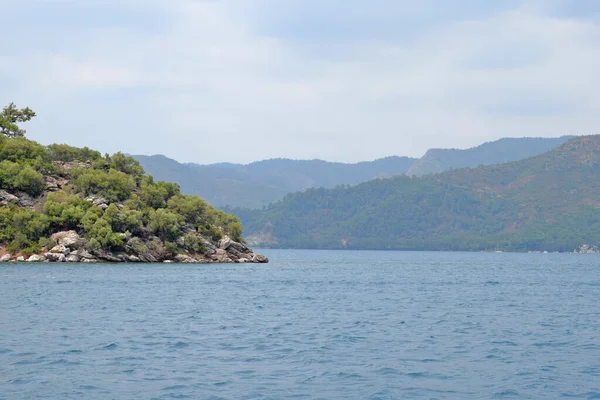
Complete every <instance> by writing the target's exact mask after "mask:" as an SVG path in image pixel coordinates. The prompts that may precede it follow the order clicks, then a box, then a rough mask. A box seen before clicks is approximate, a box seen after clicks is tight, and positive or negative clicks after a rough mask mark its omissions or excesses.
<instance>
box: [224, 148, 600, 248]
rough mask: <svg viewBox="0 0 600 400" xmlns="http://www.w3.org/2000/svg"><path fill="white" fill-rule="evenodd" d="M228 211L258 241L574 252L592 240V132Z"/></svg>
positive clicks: (595, 179) (599, 225)
mask: <svg viewBox="0 0 600 400" xmlns="http://www.w3.org/2000/svg"><path fill="white" fill-rule="evenodd" d="M514 143H518V141H516V142H514ZM524 143H529V141H525V142H524ZM520 154H521V155H522V154H524V153H523V152H521V153H520ZM231 211H233V212H234V213H235V214H237V215H238V216H239V217H240V218H241V220H242V223H243V226H244V229H245V235H246V236H247V239H248V240H249V242H251V243H252V244H253V245H261V246H273V247H294V248H340V249H341V248H355V249H412V250H518V251H525V250H540V251H541V250H548V251H573V249H575V248H576V247H579V246H580V245H582V244H589V245H598V244H599V243H600V136H580V137H575V138H573V139H571V140H569V141H567V142H566V143H563V144H562V145H561V146H559V147H557V148H555V149H553V150H551V151H549V152H546V153H543V154H541V155H537V156H534V157H530V158H527V159H524V160H520V161H514V162H511V163H506V164H500V165H491V166H482V167H478V168H466V169H459V170H453V171H447V172H443V173H439V174H435V175H427V176H423V177H419V178H415V177H409V176H406V175H405V176H398V177H394V178H390V179H382V180H372V181H369V182H365V183H362V184H359V185H356V186H352V187H338V188H334V189H309V190H307V191H305V192H303V193H295V194H291V195H288V196H286V197H285V199H283V200H282V201H280V202H278V203H276V204H273V205H272V206H270V207H268V208H267V209H266V210H240V209H238V210H231Z"/></svg>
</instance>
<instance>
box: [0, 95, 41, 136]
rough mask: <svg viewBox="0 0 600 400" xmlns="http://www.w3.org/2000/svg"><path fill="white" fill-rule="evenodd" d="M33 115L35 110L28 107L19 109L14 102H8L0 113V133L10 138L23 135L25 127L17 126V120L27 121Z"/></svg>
mask: <svg viewBox="0 0 600 400" xmlns="http://www.w3.org/2000/svg"><path fill="white" fill-rule="evenodd" d="M33 117H35V112H33V110H31V109H30V108H29V107H25V108H21V109H20V110H19V109H18V108H17V106H15V103H10V104H9V105H8V106H6V107H4V109H3V110H2V113H0V133H2V134H3V135H5V136H8V137H11V138H15V137H22V136H25V133H26V132H25V129H21V128H19V126H18V125H17V122H27V121H29V120H30V119H31V118H33Z"/></svg>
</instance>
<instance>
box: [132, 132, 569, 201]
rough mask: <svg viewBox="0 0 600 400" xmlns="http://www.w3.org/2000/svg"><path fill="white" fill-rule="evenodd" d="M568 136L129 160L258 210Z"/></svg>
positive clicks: (514, 152)
mask: <svg viewBox="0 0 600 400" xmlns="http://www.w3.org/2000/svg"><path fill="white" fill-rule="evenodd" d="M569 138H570V137H568V136H563V137H561V138H507V139H500V140H497V141H494V142H489V143H484V144H482V145H480V146H477V147H473V148H471V149H466V150H458V149H431V150H428V151H427V153H426V154H425V155H424V156H423V157H422V158H420V159H414V158H409V157H397V156H391V157H386V158H382V159H379V160H375V161H365V162H359V163H356V164H344V163H335V162H328V161H322V160H289V159H271V160H264V161H257V162H254V163H251V164H232V163H219V164H209V165H201V164H194V163H188V164H183V163H179V162H177V161H175V160H172V159H170V158H167V157H165V156H162V155H155V156H142V155H134V156H133V157H134V158H135V159H136V160H138V161H139V162H140V164H141V165H142V167H144V169H145V170H146V171H148V172H149V173H150V174H151V175H152V176H154V177H155V178H157V179H160V180H165V181H169V182H176V183H178V184H179V185H180V186H181V190H182V192H183V193H187V194H195V195H198V196H201V197H202V198H204V199H206V201H208V202H209V203H211V204H213V205H215V206H216V207H240V208H257V209H259V208H262V207H263V206H267V205H269V204H270V203H274V202H276V201H278V200H281V199H282V198H283V197H284V196H285V195H286V194H288V193H294V192H301V191H304V190H306V189H310V188H321V187H323V188H334V187H336V186H338V185H357V184H359V183H362V182H366V181H369V180H372V179H381V178H390V177H392V176H397V175H403V174H405V173H406V174H408V175H411V176H421V175H426V174H431V173H438V172H443V171H446V170H451V169H457V168H465V167H477V166H479V165H490V164H501V163H506V162H509V161H516V160H520V159H524V158H527V157H531V156H534V155H538V154H541V153H544V152H546V151H548V150H551V149H553V148H555V147H557V146H559V145H561V144H562V143H564V142H566V141H567V140H568V139H569Z"/></svg>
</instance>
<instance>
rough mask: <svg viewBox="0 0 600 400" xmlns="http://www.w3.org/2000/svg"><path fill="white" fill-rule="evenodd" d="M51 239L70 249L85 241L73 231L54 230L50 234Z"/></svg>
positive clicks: (79, 245) (76, 247)
mask: <svg viewBox="0 0 600 400" xmlns="http://www.w3.org/2000/svg"><path fill="white" fill-rule="evenodd" d="M52 239H54V240H55V241H56V242H57V243H58V244H60V245H63V246H65V247H68V248H69V249H71V250H73V249H78V248H79V247H81V246H82V245H83V244H84V243H85V242H84V240H83V239H81V238H80V237H79V235H78V234H77V232H75V231H63V232H56V233H55V234H53V235H52Z"/></svg>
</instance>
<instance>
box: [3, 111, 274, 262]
mask: <svg viewBox="0 0 600 400" xmlns="http://www.w3.org/2000/svg"><path fill="white" fill-rule="evenodd" d="M33 117H35V113H34V112H33V111H32V110H31V109H29V108H22V109H19V108H17V107H16V106H15V105H14V104H12V103H11V104H10V105H8V106H7V107H4V109H3V110H2V113H0V261H2V262H7V261H25V260H27V261H30V262H39V261H56V262H86V263H93V262H183V263H213V262H219V263H232V262H235V263H255V262H258V263H263V262H268V259H267V258H266V257H264V256H262V255H260V254H254V253H253V252H252V250H251V249H250V248H248V247H247V246H246V245H245V244H244V239H243V238H242V225H241V224H240V221H239V219H238V218H237V217H235V216H233V215H231V214H228V213H225V212H223V211H220V210H217V209H215V208H214V207H213V206H211V205H209V204H208V203H207V202H206V201H204V200H202V199H200V198H199V197H197V196H192V195H183V194H182V193H181V191H180V188H179V185H177V184H175V183H169V182H164V181H155V180H154V179H153V177H152V176H150V175H146V174H145V172H144V169H143V168H142V167H141V166H140V164H139V163H138V162H137V161H136V160H135V159H133V158H132V157H128V156H125V155H124V154H122V153H116V154H113V155H112V156H110V155H108V154H107V155H104V156H102V155H101V154H100V153H99V152H98V151H94V150H90V149H88V148H87V147H84V148H76V147H71V146H69V145H66V144H52V145H49V146H43V145H41V144H39V143H36V142H34V141H31V140H28V139H26V138H25V133H26V132H25V130H24V129H22V128H21V127H20V124H21V123H24V122H27V121H29V120H30V119H31V118H33Z"/></svg>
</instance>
